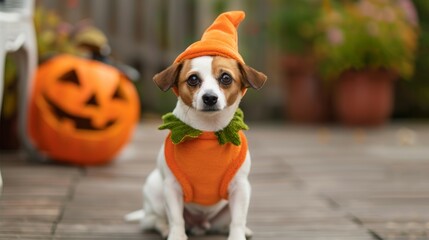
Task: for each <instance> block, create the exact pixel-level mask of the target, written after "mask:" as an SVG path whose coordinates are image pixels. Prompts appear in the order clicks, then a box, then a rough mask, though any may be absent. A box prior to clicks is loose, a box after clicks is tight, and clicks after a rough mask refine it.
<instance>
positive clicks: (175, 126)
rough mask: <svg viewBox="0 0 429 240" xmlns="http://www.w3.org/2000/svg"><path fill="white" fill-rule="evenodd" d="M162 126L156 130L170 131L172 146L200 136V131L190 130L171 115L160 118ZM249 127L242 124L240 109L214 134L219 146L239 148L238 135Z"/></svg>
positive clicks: (189, 127)
mask: <svg viewBox="0 0 429 240" xmlns="http://www.w3.org/2000/svg"><path fill="white" fill-rule="evenodd" d="M162 120H163V124H162V125H161V126H159V128H158V129H160V130H164V129H170V131H171V141H172V142H173V143H174V144H178V143H181V142H183V141H185V140H188V139H190V138H191V139H192V138H197V137H198V136H200V135H201V133H202V131H201V130H198V129H195V128H192V127H191V126H188V125H186V124H185V123H184V122H182V121H181V120H180V119H178V118H177V117H176V116H174V114H173V113H167V114H165V115H164V116H162ZM248 129H249V127H248V126H247V125H246V124H245V123H244V114H243V111H242V110H241V109H237V111H236V112H235V114H234V117H233V118H232V120H231V122H230V123H229V124H228V126H226V127H225V128H224V129H222V130H219V131H217V132H215V134H216V136H217V138H218V141H219V144H221V145H223V144H226V143H228V142H231V143H232V144H234V145H236V146H239V145H240V144H241V139H240V136H239V134H238V132H239V131H240V130H248Z"/></svg>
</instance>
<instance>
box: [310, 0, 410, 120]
mask: <svg viewBox="0 0 429 240" xmlns="http://www.w3.org/2000/svg"><path fill="white" fill-rule="evenodd" d="M404 1H406V2H408V0H404ZM404 1H401V2H404ZM398 2H399V1H396V0H395V1H394V0H360V1H355V2H351V1H350V2H347V1H346V2H345V3H343V4H338V5H334V4H331V1H329V0H325V1H324V8H323V13H322V15H321V26H322V29H323V33H324V34H322V35H320V37H319V38H318V40H317V43H316V49H317V50H316V51H317V52H318V54H319V56H320V57H321V58H323V61H322V62H321V64H320V70H321V73H322V75H323V76H324V78H325V79H327V80H328V81H330V82H331V83H332V88H333V104H334V110H335V114H336V116H337V117H338V119H339V120H340V121H341V122H343V123H345V124H349V125H350V124H351V125H379V124H382V123H384V122H385V121H386V120H387V119H388V118H389V116H390V114H391V111H392V107H393V85H394V80H395V79H396V78H398V77H402V78H405V79H408V78H410V77H411V76H412V74H413V67H414V55H415V50H416V39H417V26H416V24H415V23H414V24H413V21H411V20H410V19H409V14H407V12H405V11H404V9H403V8H401V7H400V5H399V4H398ZM409 4H411V2H409Z"/></svg>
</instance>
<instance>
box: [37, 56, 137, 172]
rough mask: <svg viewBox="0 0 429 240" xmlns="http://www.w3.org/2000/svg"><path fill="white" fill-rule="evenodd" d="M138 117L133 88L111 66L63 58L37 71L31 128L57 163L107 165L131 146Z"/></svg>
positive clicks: (69, 57)
mask: <svg viewBox="0 0 429 240" xmlns="http://www.w3.org/2000/svg"><path fill="white" fill-rule="evenodd" d="M138 115H139V102H138V97H137V93H136V91H135V89H134V87H133V85H132V84H131V83H130V82H129V81H128V79H126V77H125V76H124V75H123V74H121V73H120V72H119V71H118V70H117V69H115V68H113V67H111V66H109V65H105V64H103V63H100V62H97V61H92V60H86V59H80V58H76V57H72V56H67V55H63V56H59V57H56V58H54V59H51V60H50V61H48V62H46V63H44V64H43V65H41V66H40V67H39V70H38V72H37V77H36V83H35V89H34V94H33V96H32V105H31V108H30V121H29V122H30V123H29V124H30V127H29V129H30V135H31V136H32V137H33V138H34V140H35V142H36V144H37V146H38V147H39V148H40V149H41V150H42V151H45V152H47V154H48V155H49V156H51V157H52V158H54V159H58V160H60V161H66V162H72V163H76V164H98V163H104V162H107V161H108V160H110V159H111V158H112V157H113V155H114V154H115V153H117V151H118V150H119V149H120V148H121V146H122V145H123V144H124V143H125V142H126V141H127V139H128V137H129V135H130V132H131V130H132V129H133V128H134V126H135V124H136V122H137V120H138Z"/></svg>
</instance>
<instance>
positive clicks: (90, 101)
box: [85, 94, 99, 107]
mask: <svg viewBox="0 0 429 240" xmlns="http://www.w3.org/2000/svg"><path fill="white" fill-rule="evenodd" d="M85 104H86V105H93V106H96V107H98V106H99V104H98V101H97V98H96V97H95V94H93V95H92V96H91V97H90V98H89V99H88V100H87V101H86V103H85Z"/></svg>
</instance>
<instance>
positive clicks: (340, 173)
mask: <svg viewBox="0 0 429 240" xmlns="http://www.w3.org/2000/svg"><path fill="white" fill-rule="evenodd" d="M249 125H250V126H251V130H250V131H248V132H247V135H248V139H249V142H250V146H251V148H250V150H251V152H252V154H253V166H252V174H251V184H252V188H253V196H252V201H251V208H250V214H249V217H248V222H249V226H250V227H251V228H252V230H253V231H254V232H255V236H254V237H253V239H255V240H258V239H279V240H283V239H291V240H304V239H305V240H310V239H311V240H316V239H326V240H369V239H375V240H380V239H383V240H402V239H404V240H406V239H410V240H424V239H426V240H427V239H429V126H428V125H415V124H414V125H408V127H409V128H410V129H411V130H403V129H402V130H400V129H401V128H402V127H403V126H407V125H406V124H394V125H390V126H388V127H385V128H382V129H377V130H350V129H349V130H347V129H342V128H338V127H328V128H318V127H313V128H304V127H296V126H279V125H276V126H268V125H256V124H252V123H250V124H249ZM165 134H166V132H162V131H158V130H156V123H145V124H143V125H141V126H140V127H139V128H138V129H137V133H136V134H135V136H134V138H133V141H132V143H131V144H129V145H128V146H127V148H126V149H125V150H124V151H123V152H122V153H121V154H120V156H119V157H118V159H117V160H116V161H115V162H114V163H113V164H111V165H109V166H104V167H88V168H78V167H70V166H62V165H53V164H37V163H31V162H28V161H27V160H26V159H25V156H24V155H23V154H19V153H2V154H1V155H0V159H1V160H0V165H1V171H2V174H3V178H4V184H5V186H4V191H3V195H2V196H1V198H0V239H118V240H119V239H124V240H127V239H145V240H156V239H161V238H160V237H159V236H158V235H156V234H154V233H141V232H140V230H139V227H138V224H137V223H135V222H134V223H127V222H124V221H123V216H124V215H125V214H126V213H128V212H130V211H133V210H136V209H139V208H140V207H141V193H140V189H141V186H142V184H143V182H144V179H145V177H146V176H147V174H148V173H149V171H150V170H151V169H152V168H153V167H154V165H155V156H156V154H157V151H158V148H159V146H160V144H161V142H162V139H163V137H164V136H165ZM190 239H191V240H197V239H206V240H218V239H226V237H223V236H210V237H203V238H198V237H191V238H190Z"/></svg>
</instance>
